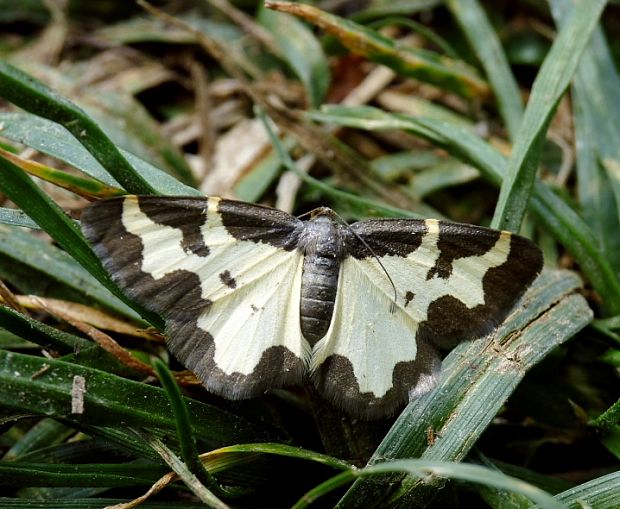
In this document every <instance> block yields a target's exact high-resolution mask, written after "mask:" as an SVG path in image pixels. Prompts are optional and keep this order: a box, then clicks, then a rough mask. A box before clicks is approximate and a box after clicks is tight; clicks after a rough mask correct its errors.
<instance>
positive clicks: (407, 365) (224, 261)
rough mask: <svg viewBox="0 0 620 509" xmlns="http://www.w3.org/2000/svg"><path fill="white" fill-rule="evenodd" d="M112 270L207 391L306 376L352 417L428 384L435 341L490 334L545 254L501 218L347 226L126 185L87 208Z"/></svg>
mask: <svg viewBox="0 0 620 509" xmlns="http://www.w3.org/2000/svg"><path fill="white" fill-rule="evenodd" d="M81 225H82V230H83V232H84V234H85V236H86V237H87V238H88V240H89V241H90V243H91V244H92V245H93V247H94V250H95V252H96V253H97V255H98V256H99V258H100V259H101V260H102V262H103V264H104V266H105V268H106V269H107V270H108V271H109V273H110V275H111V277H112V279H113V280H114V281H115V282H116V283H117V284H118V285H119V286H120V287H121V288H122V289H123V290H124V291H125V292H126V293H127V294H128V295H129V296H130V297H131V298H132V299H134V300H135V301H136V302H138V303H140V304H141V305H142V306H144V307H145V308H147V309H149V310H151V311H154V312H156V313H159V314H160V315H162V316H163V317H164V319H165V321H166V335H167V337H168V344H169V348H170V349H171V351H172V352H173V354H174V355H175V356H176V357H177V358H178V359H179V360H180V361H181V362H182V363H183V364H184V365H185V366H186V367H187V368H188V369H190V370H192V371H193V372H194V373H195V374H196V375H197V376H198V378H199V379H200V380H201V381H202V383H203V385H204V386H205V387H206V388H207V389H208V390H209V391H211V392H213V393H215V394H218V395H221V396H224V397H226V398H228V399H243V398H252V397H255V396H259V395H261V394H263V393H264V392H265V391H268V390H270V389H274V388H279V387H286V386H290V385H295V384H300V383H302V382H303V381H304V380H305V378H306V377H309V378H310V379H311V380H312V382H313V383H314V384H315V386H316V388H317V389H318V391H319V393H321V394H322V395H323V397H324V398H325V399H327V400H328V401H329V402H331V403H332V404H334V405H336V406H337V407H340V408H342V409H344V410H345V411H346V412H348V413H349V414H351V415H353V416H358V417H361V418H366V419H373V418H379V417H384V416H388V415H391V414H393V413H394V412H395V411H396V410H398V409H399V408H400V407H401V406H402V405H404V404H405V403H406V402H407V401H408V400H410V399H411V398H415V397H418V396H420V395H422V394H424V393H426V392H428V391H429V390H431V389H432V388H433V386H435V385H436V383H437V381H438V377H439V371H440V366H441V360H440V356H439V353H438V349H441V348H445V347H450V346H453V345H454V344H456V343H457V342H459V341H462V340H467V339H472V338H476V337H480V336H482V335H484V334H487V333H489V332H490V331H492V330H493V328H494V327H496V326H497V325H498V324H499V323H501V322H502V320H503V319H504V318H505V317H506V315H507V314H508V312H509V311H510V310H511V308H512V307H513V305H514V304H515V302H516V301H517V299H518V298H519V297H520V296H521V295H522V294H523V292H524V291H525V290H526V289H527V288H528V286H529V285H530V284H531V283H532V281H533V280H534V279H535V277H536V276H537V275H538V273H539V272H540V270H541V267H542V255H541V252H540V250H539V249H538V248H537V247H536V246H535V245H534V244H533V243H532V242H530V241H529V240H527V239H525V238H523V237H520V236H518V235H514V234H511V233H509V232H505V231H497V230H492V229H489V228H483V227H480V226H473V225H467V224H457V223H449V222H444V221H438V220H435V219H426V220H415V219H372V220H367V221H360V222H357V223H353V224H351V225H347V224H346V223H344V222H343V221H342V220H341V219H339V218H338V216H337V215H336V214H335V212H333V211H332V210H330V209H328V208H320V209H316V210H315V211H313V212H312V213H310V215H309V219H308V220H305V221H304V220H301V219H299V218H296V217H294V216H292V215H290V214H287V213H286V212H282V211H280V210H276V209H273V208H269V207H265V206H261V205H255V204H251V203H244V202H240V201H233V200H227V199H222V198H218V197H204V198H203V197H160V196H124V197H118V198H112V199H108V200H102V201H99V202H96V203H94V204H92V205H91V206H89V207H88V208H87V209H85V210H84V212H83V214H82V218H81Z"/></svg>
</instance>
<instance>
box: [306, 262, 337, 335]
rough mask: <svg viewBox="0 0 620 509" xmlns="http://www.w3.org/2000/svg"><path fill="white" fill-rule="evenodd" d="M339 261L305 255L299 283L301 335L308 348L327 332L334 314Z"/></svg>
mask: <svg viewBox="0 0 620 509" xmlns="http://www.w3.org/2000/svg"><path fill="white" fill-rule="evenodd" d="M339 270H340V259H339V258H336V257H333V256H324V255H321V254H318V253H310V254H306V256H305V258H304V267H303V275H302V280H301V281H302V282H301V309H300V315H301V333H302V334H303V335H304V337H305V338H306V339H307V340H308V342H309V343H310V345H311V346H314V344H315V343H316V342H317V341H318V340H319V339H321V338H322V337H323V336H325V334H326V333H327V330H328V329H329V324H330V323H331V320H332V314H333V312H334V302H335V300H336V289H337V288H338V273H339Z"/></svg>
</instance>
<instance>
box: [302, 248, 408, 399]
mask: <svg viewBox="0 0 620 509" xmlns="http://www.w3.org/2000/svg"><path fill="white" fill-rule="evenodd" d="M367 264H368V261H359V260H355V259H353V258H347V259H346V260H345V261H344V262H343V264H342V267H341V269H340V280H339V285H338V292H337V294H336V303H335V306H334V315H333V317H332V323H331V325H330V328H329V330H328V331H327V334H326V335H325V337H324V338H323V339H321V340H320V341H319V342H318V343H317V344H316V345H315V346H314V350H313V353H312V361H311V370H312V371H314V370H316V369H318V367H319V366H320V365H321V364H322V363H323V362H324V361H325V360H326V359H327V358H328V357H329V356H330V355H333V354H337V355H341V356H343V357H346V358H347V359H348V360H349V361H350V362H351V365H352V366H353V373H354V375H355V378H356V380H357V383H358V386H359V392H360V393H367V392H371V393H373V394H374V396H375V397H377V398H380V397H382V396H383V395H384V394H385V393H386V392H387V391H388V390H389V389H391V388H392V372H393V370H394V366H395V365H396V364H397V363H398V362H401V361H412V360H414V359H415V357H416V351H417V348H416V342H415V339H414V338H415V330H416V329H417V325H418V324H417V322H416V321H415V320H413V319H412V318H411V317H410V316H409V315H408V314H406V313H402V312H400V310H397V311H396V313H394V314H390V305H391V303H392V302H393V301H394V294H393V292H392V294H390V293H389V292H387V293H386V291H385V289H384V288H382V286H381V285H377V284H376V281H374V280H373V276H374V274H371V275H369V273H368V272H367V271H366V270H365V267H364V266H365V265H367ZM383 279H385V273H383Z"/></svg>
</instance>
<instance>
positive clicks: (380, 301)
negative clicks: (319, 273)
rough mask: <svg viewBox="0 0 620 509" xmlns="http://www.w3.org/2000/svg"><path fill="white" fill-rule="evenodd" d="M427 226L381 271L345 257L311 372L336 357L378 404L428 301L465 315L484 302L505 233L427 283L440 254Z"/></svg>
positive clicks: (501, 259) (434, 231)
mask: <svg viewBox="0 0 620 509" xmlns="http://www.w3.org/2000/svg"><path fill="white" fill-rule="evenodd" d="M425 223H426V226H427V232H426V233H425V234H424V236H423V238H422V242H421V244H420V246H419V247H418V249H416V250H415V251H413V252H412V253H410V254H409V255H408V256H406V257H402V256H392V255H387V256H383V257H381V263H382V264H383V267H384V268H385V270H384V268H382V267H381V266H380V265H379V263H378V262H377V260H376V259H374V258H365V259H362V260H358V259H355V258H353V257H348V258H346V259H345V260H344V261H343V263H342V266H341V270H340V279H339V286H338V293H337V296H336V302H335V307H334V315H333V318H332V324H331V326H330V328H329V330H328V332H327V334H326V335H325V337H324V338H323V339H321V341H319V342H318V343H317V344H316V345H315V347H314V350H313V354H312V360H311V369H312V370H313V371H314V370H317V369H318V368H319V366H320V365H321V364H322V363H323V362H324V361H325V360H326V359H327V358H328V357H329V356H330V355H332V354H338V355H342V356H344V357H346V358H347V359H348V360H349V361H350V362H351V364H352V367H353V372H354V374H355V378H356V379H357V381H358V383H359V391H360V392H361V393H364V392H371V393H372V394H373V395H374V396H375V397H376V398H380V397H382V396H384V395H385V394H386V393H387V391H388V390H389V389H391V388H392V386H393V380H392V374H393V371H394V368H395V367H396V365H397V363H399V362H407V361H413V360H415V359H416V352H417V348H416V335H417V331H418V327H419V325H420V323H422V322H424V321H425V320H426V319H427V317H428V309H429V306H430V305H431V303H432V302H434V301H436V300H437V299H439V298H441V297H443V296H452V297H455V298H457V299H458V300H460V301H461V302H463V304H465V306H467V308H469V309H471V308H473V307H476V306H478V305H481V304H484V303H485V301H484V288H483V278H484V275H485V274H486V272H487V271H488V270H489V269H491V268H493V267H497V266H500V265H502V264H503V263H505V262H506V260H507V258H508V254H509V252H510V238H511V236H510V234H509V233H507V232H502V233H501V235H500V236H499V238H498V240H497V242H496V244H495V246H494V247H493V248H492V249H490V250H489V251H487V252H486V253H485V254H483V255H480V256H468V257H463V258H458V259H456V260H454V262H453V263H452V272H451V274H450V276H449V277H448V278H445V279H444V278H442V277H440V276H439V275H437V274H435V275H434V276H433V277H431V278H430V279H427V274H428V273H429V270H430V269H431V268H432V267H433V266H434V265H435V263H436V261H437V259H438V257H439V255H440V250H439V249H438V247H437V242H438V240H439V223H438V221H437V220H433V219H428V220H426V221H425ZM385 271H387V273H388V274H389V275H390V277H391V278H392V280H393V281H394V284H395V285H396V292H397V302H396V308H395V309H394V310H393V312H391V307H392V306H393V305H394V288H393V287H392V285H391V284H390V280H389V279H388V278H387V276H386V272H385ZM403 285H406V286H403ZM411 290H412V293H411V295H410V296H409V297H406V294H407V292H408V291H411Z"/></svg>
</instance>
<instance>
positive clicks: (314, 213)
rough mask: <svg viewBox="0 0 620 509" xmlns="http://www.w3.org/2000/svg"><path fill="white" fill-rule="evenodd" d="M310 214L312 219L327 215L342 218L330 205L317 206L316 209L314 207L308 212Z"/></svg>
mask: <svg viewBox="0 0 620 509" xmlns="http://www.w3.org/2000/svg"><path fill="white" fill-rule="evenodd" d="M308 215H309V216H310V219H316V218H317V217H321V216H326V217H329V218H332V219H338V218H340V216H339V215H338V214H336V213H335V212H334V211H333V210H332V209H330V208H329V207H317V208H316V209H313V210H311V211H310V212H308Z"/></svg>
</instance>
